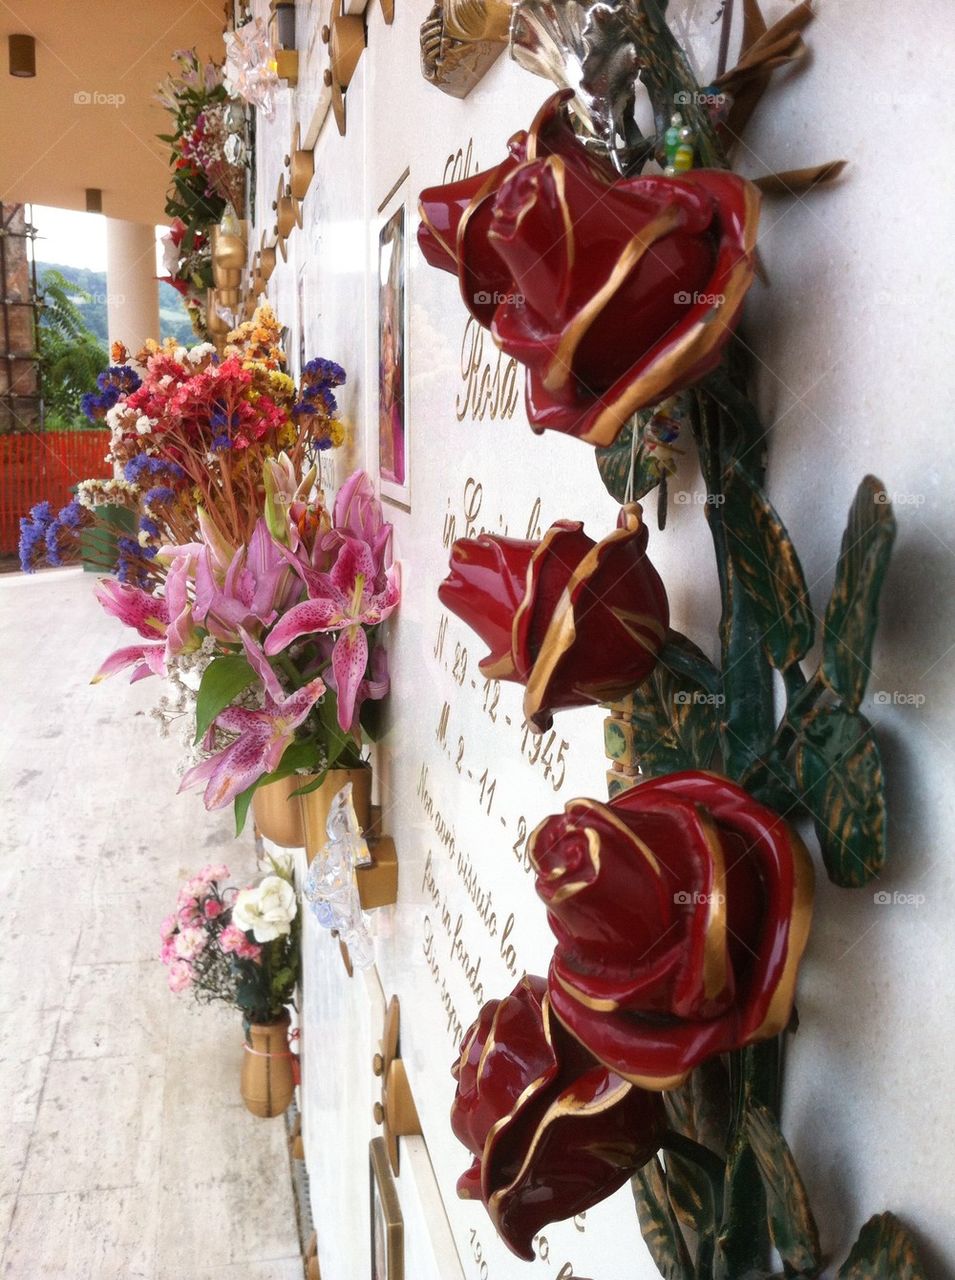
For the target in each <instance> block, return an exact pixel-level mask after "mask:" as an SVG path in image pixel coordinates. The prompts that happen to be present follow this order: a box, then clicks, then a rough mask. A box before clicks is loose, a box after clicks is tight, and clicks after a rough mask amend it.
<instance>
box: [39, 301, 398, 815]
mask: <svg viewBox="0 0 955 1280" xmlns="http://www.w3.org/2000/svg"><path fill="white" fill-rule="evenodd" d="M278 333H279V328H278V324H277V322H276V320H275V317H274V316H273V314H272V312H271V310H270V309H269V308H268V307H262V308H260V309H259V311H258V312H256V315H255V316H254V317H253V319H252V320H251V321H249V322H248V323H246V324H245V325H241V326H240V327H239V328H238V329H237V330H236V331H235V332H234V333H232V334H230V342H229V345H228V346H227V347H226V349H225V352H224V353H223V357H220V356H219V355H218V354H217V353H216V352H214V351H213V349H212V348H211V347H208V346H200V347H196V348H193V350H192V351H185V350H184V349H181V348H176V347H175V344H168V343H167V344H163V345H162V346H160V345H158V344H156V343H152V344H148V345H147V347H146V348H145V349H144V351H143V352H141V353H140V355H139V356H138V357H137V365H138V368H139V369H140V370H141V371H142V376H140V373H138V372H137V371H136V369H135V368H133V367H132V366H131V365H128V364H125V363H124V364H122V365H119V366H116V367H115V368H112V369H110V370H107V372H106V374H105V375H103V378H102V380H101V390H100V392H99V393H97V394H95V395H93V396H91V397H90V404H89V405H88V406H87V408H88V411H89V413H90V415H91V416H93V417H105V420H106V423H107V425H108V426H109V427H110V429H111V446H110V458H111V460H112V461H113V462H114V463H115V465H116V466H117V467H118V468H121V469H122V479H119V478H116V479H114V480H109V481H86V482H84V483H83V484H81V485H80V486H79V495H78V500H77V501H76V502H73V503H71V504H70V505H69V506H68V507H67V508H64V510H63V511H61V512H60V513H59V515H54V513H53V511H52V509H51V508H50V506H49V504H48V503H41V504H39V505H38V506H37V507H36V508H34V510H33V512H32V513H31V516H30V517H29V518H24V519H23V520H22V521H21V563H22V564H23V567H24V569H26V570H28V571H29V570H31V569H33V568H35V567H36V565H37V564H39V563H41V562H42V561H43V560H44V559H45V560H46V561H47V562H48V563H51V564H55V563H58V562H59V560H60V559H61V558H62V553H63V550H64V548H65V546H66V544H67V543H68V542H69V541H70V540H72V539H76V538H78V537H81V536H82V535H83V534H84V532H86V531H87V530H89V529H90V527H91V525H92V524H93V522H94V521H95V519H96V516H95V515H94V511H95V510H99V509H101V508H102V507H103V506H104V505H106V506H110V507H112V508H113V509H114V510H115V509H116V508H119V509H120V512H121V514H123V515H124V516H126V517H128V520H127V524H128V525H129V526H131V525H132V522H133V521H134V520H136V519H137V517H138V536H136V537H133V536H120V537H118V538H115V539H114V541H115V545H116V548H117V549H118V553H119V554H118V559H116V560H115V561H109V560H107V561H106V562H105V563H104V567H109V568H111V570H112V572H113V573H114V575H115V577H114V578H113V579H104V580H103V581H101V582H100V583H99V584H98V586H97V596H98V598H99V601H100V603H101V604H102V605H103V607H104V608H105V609H106V611H107V612H108V613H110V614H112V615H114V616H115V617H117V618H119V620H120V621H121V622H123V623H125V624H126V625H127V626H129V627H131V628H132V629H133V630H134V631H136V632H137V633H138V636H139V642H138V643H136V644H132V645H127V646H126V647H124V648H122V649H119V650H117V652H115V653H113V654H112V655H111V656H110V657H109V658H108V659H107V660H106V662H105V663H104V664H103V666H102V667H101V668H100V670H99V671H98V672H97V674H96V676H94V680H99V679H102V678H103V677H105V676H108V675H112V674H113V673H115V672H117V671H121V670H123V669H125V668H131V670H132V674H131V678H132V679H133V680H140V679H143V678H145V677H147V676H151V675H158V676H162V677H165V679H166V682H167V689H166V692H165V693H164V694H163V696H162V697H161V698H160V699H159V702H158V705H157V706H156V708H155V710H154V713H153V714H154V715H155V717H156V718H157V719H158V720H159V722H160V724H161V727H162V730H163V732H168V730H169V726H170V725H171V724H172V723H173V722H174V721H178V722H179V723H180V725H181V726H182V727H183V729H184V745H185V747H186V748H187V753H188V754H187V758H186V760H185V762H184V764H183V771H184V773H185V776H184V778H183V782H182V785H183V787H189V786H192V785H195V784H197V783H204V784H205V803H206V807H207V808H209V809H214V808H220V807H221V806H223V805H226V804H229V803H230V802H234V803H235V809H236V822H237V829H238V830H241V828H242V826H243V824H244V821H245V816H246V813H247V810H248V806H249V803H250V801H251V798H252V794H253V792H254V790H255V788H256V787H257V786H259V785H261V784H262V783H263V782H269V781H273V780H277V779H279V778H283V777H287V776H289V775H291V774H294V773H302V774H309V775H318V778H317V780H316V781H314V785H316V786H317V785H320V783H321V781H322V779H323V777H324V774H325V772H326V771H327V770H328V769H329V768H332V767H333V766H334V767H339V768H355V767H357V766H359V765H361V763H362V749H363V742H364V739H365V736H367V737H370V738H373V737H374V734H375V716H374V710H373V707H372V705H371V704H374V703H375V702H377V701H378V700H380V699H381V698H383V697H384V695H385V694H386V693H387V691H388V672H387V661H386V656H385V651H384V648H383V646H382V644H381V640H380V625H381V623H383V622H384V620H385V619H386V618H387V617H388V616H389V614H391V613H392V612H393V610H394V609H395V607H396V605H397V603H398V598H399V594H400V587H399V575H398V568H397V566H396V565H394V564H393V563H392V555H391V536H392V527H391V525H390V524H388V523H386V521H385V520H384V517H383V515H382V510H381V506H380V504H379V502H378V499H377V497H376V496H375V492H374V489H373V487H372V484H371V481H370V480H369V478H368V476H367V475H366V474H365V473H364V472H363V471H359V472H356V473H355V474H354V475H352V476H351V477H350V478H349V479H348V481H347V482H346V483H345V484H344V486H343V487H342V489H341V490H340V492H339V494H338V497H337V499H336V501H335V504H334V508H333V510H332V512H331V513H329V511H328V510H327V508H326V505H325V498H324V493H323V490H322V485H321V474H320V461H321V457H322V453H323V451H324V450H326V449H330V448H334V447H336V446H337V445H339V444H340V443H341V442H342V440H343V437H344V427H343V425H342V423H341V421H340V420H339V418H338V416H337V415H338V406H337V403H336V400H335V396H334V391H333V388H335V387H338V386H340V385H341V384H342V383H343V382H344V381H345V371H344V370H343V369H342V368H341V367H340V366H339V365H337V364H336V363H335V362H334V361H332V360H325V359H315V360H312V361H310V362H309V363H308V364H307V365H306V366H305V369H304V370H303V376H302V379H301V384H300V386H299V387H296V385H295V383H294V382H293V381H292V379H291V378H289V377H288V376H287V375H286V374H285V373H284V372H283V371H282V366H283V364H284V362H285V355H284V352H283V351H282V350H281V347H280V345H279V343H278ZM115 355H116V358H119V359H122V360H125V359H126V353H125V351H117V352H116V353H115ZM128 532H129V533H130V534H132V533H133V532H134V529H133V528H132V527H129V529H128ZM104 545H105V544H104ZM311 781H312V779H310V784H311Z"/></svg>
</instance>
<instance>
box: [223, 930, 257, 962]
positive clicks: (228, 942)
mask: <svg viewBox="0 0 955 1280" xmlns="http://www.w3.org/2000/svg"><path fill="white" fill-rule="evenodd" d="M219 947H220V949H221V950H222V951H224V952H225V954H226V955H235V956H237V957H238V958H239V959H240V960H258V959H259V957H260V956H261V954H262V948H261V947H260V946H258V945H257V944H256V943H254V942H252V941H251V940H250V939H249V938H248V937H247V936H246V934H245V933H244V932H243V931H242V930H241V929H240V928H239V926H238V925H237V924H227V925H226V927H225V928H224V929H223V930H222V932H221V933H220V934H219Z"/></svg>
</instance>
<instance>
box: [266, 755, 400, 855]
mask: <svg viewBox="0 0 955 1280" xmlns="http://www.w3.org/2000/svg"><path fill="white" fill-rule="evenodd" d="M315 777H316V775H315V774H312V775H309V774H305V773H296V774H292V775H291V776H290V777H288V778H280V779H279V780H278V781H277V782H269V783H267V784H266V785H265V786H264V787H259V788H258V790H257V791H256V792H255V794H254V795H253V797H252V814H253V817H254V818H255V825H256V826H257V827H258V829H259V831H260V832H261V834H262V835H263V836H265V838H266V839H267V840H271V841H272V843H273V844H277V845H281V846H282V848H283V849H301V848H304V849H305V851H306V853H307V855H308V860H309V862H311V861H312V859H313V858H314V857H315V855H316V853H318V851H319V849H321V848H322V846H323V845H324V844H325V842H326V840H327V838H328V837H327V835H326V832H325V824H326V822H327V821H328V813H329V810H330V808H331V804H332V801H333V800H334V799H335V796H336V795H337V794H338V792H339V791H341V789H342V787H343V786H344V785H345V783H346V782H350V783H351V784H352V800H353V801H354V805H355V813H356V814H357V816H358V821H359V823H360V824H361V829H362V831H363V832H365V834H366V835H368V834H369V829H370V826H371V770H370V769H329V771H328V773H326V775H325V781H324V782H323V783H322V785H321V786H320V787H316V788H315V790H314V791H310V792H309V793H308V794H307V795H304V796H295V795H293V792H295V791H300V790H301V789H302V787H307V786H308V784H309V783H310V782H313V781H314V780H315ZM371 834H375V833H374V832H372V833H371Z"/></svg>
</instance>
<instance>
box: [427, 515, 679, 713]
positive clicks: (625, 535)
mask: <svg viewBox="0 0 955 1280" xmlns="http://www.w3.org/2000/svg"><path fill="white" fill-rule="evenodd" d="M646 549H647V530H646V527H645V526H644V524H643V520H642V513H641V510H640V507H639V506H638V505H637V504H635V503H634V504H631V505H629V506H626V507H623V508H621V512H620V519H619V527H618V528H617V529H615V530H614V532H613V533H611V534H610V535H609V536H608V537H606V538H604V539H603V540H602V541H601V542H596V543H595V542H594V541H593V539H592V538H588V537H587V535H586V534H585V533H584V527H583V525H582V524H581V523H580V521H579V520H558V522H557V523H556V524H553V525H551V527H550V528H549V529H548V531H547V532H546V533H545V534H544V537H543V538H542V539H541V541H540V542H525V541H521V540H519V539H516V538H501V537H497V536H495V535H489V534H482V536H481V537H479V538H461V539H459V540H458V541H457V542H455V544H454V546H453V547H452V548H451V572H450V574H449V575H448V577H447V578H445V580H444V581H443V582H442V583H441V585H440V587H439V588H438V596H439V597H440V599H441V603H442V604H444V605H446V606H447V608H449V609H451V610H452V612H454V613H456V614H457V615H458V617H459V618H461V619H462V620H463V621H464V622H466V623H467V624H468V626H470V627H473V628H474V630H475V631H476V632H477V633H478V635H479V636H480V637H481V639H482V640H483V641H484V642H485V644H487V646H488V647H489V649H490V653H489V654H488V655H487V657H486V658H484V659H483V660H482V661H481V663H480V668H481V671H482V672H483V673H484V675H486V676H487V677H488V678H489V679H493V680H513V681H516V682H517V683H518V684H523V685H525V686H526V691H525V694H524V714H525V715H526V716H527V719H528V720H529V721H530V723H531V724H532V725H533V726H534V727H535V728H536V729H538V730H543V729H548V728H550V725H551V720H552V713H553V712H554V711H560V710H563V709H564V708H567V707H582V706H585V705H587V704H588V703H601V702H612V701H614V700H615V699H616V698H620V697H623V696H625V695H626V694H629V693H630V692H631V691H632V690H633V689H634V687H635V686H636V685H638V684H640V683H641V682H642V681H643V680H645V679H646V677H647V676H648V675H649V674H650V672H651V671H652V670H653V667H654V665H655V663H656V660H657V654H658V653H659V651H660V649H661V647H662V645H663V642H664V639H665V637H666V631H667V624H668V622H669V610H668V606H667V597H666V591H665V590H664V587H663V583H662V582H661V580H660V576H659V574H658V573H657V571H656V569H654V567H653V565H652V564H651V563H650V560H649V559H648V557H647V554H646Z"/></svg>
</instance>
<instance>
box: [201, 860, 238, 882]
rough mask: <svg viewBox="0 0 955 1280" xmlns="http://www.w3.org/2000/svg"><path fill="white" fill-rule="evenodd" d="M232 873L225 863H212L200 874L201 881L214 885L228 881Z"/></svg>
mask: <svg viewBox="0 0 955 1280" xmlns="http://www.w3.org/2000/svg"><path fill="white" fill-rule="evenodd" d="M231 874H232V872H231V871H230V870H229V868H228V867H227V866H226V865H225V863H224V862H214V863H210V864H209V866H207V867H203V868H202V870H201V871H200V872H199V879H200V880H202V881H203V882H204V883H205V884H214V883H216V882H217V881H219V880H228V878H229V876H230V875H231Z"/></svg>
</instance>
